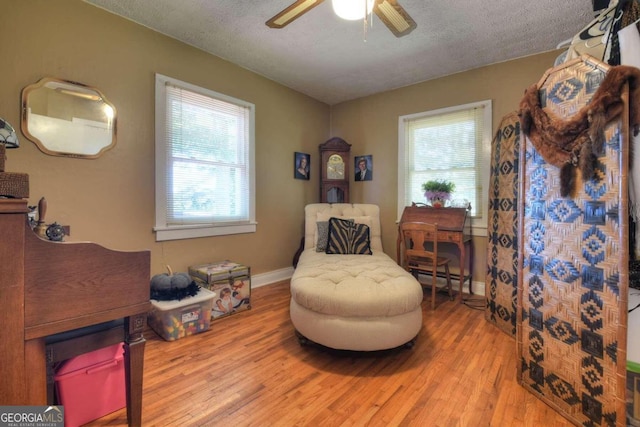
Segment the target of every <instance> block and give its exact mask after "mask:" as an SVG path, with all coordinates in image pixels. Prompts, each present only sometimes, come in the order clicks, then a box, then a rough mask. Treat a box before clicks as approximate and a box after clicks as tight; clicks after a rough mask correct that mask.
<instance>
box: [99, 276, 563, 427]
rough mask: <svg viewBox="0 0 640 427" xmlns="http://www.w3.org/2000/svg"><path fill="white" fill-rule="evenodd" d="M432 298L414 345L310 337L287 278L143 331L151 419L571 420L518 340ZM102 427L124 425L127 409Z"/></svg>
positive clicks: (343, 422) (310, 422)
mask: <svg viewBox="0 0 640 427" xmlns="http://www.w3.org/2000/svg"><path fill="white" fill-rule="evenodd" d="M440 298H441V300H440V301H438V306H437V308H436V310H435V311H432V310H431V309H430V308H429V299H428V298H426V299H425V300H424V302H423V313H424V320H423V323H424V326H423V328H422V330H421V331H420V334H419V336H418V338H417V340H416V343H415V346H414V347H413V348H412V349H406V348H402V349H397V350H393V351H388V352H381V353H370V354H367V353H364V354H362V353H356V354H352V353H336V352H330V351H327V350H325V349H321V348H318V347H314V346H300V345H299V343H298V340H297V338H296V337H295V335H294V331H293V327H292V325H291V323H290V321H289V283H288V282H283V283H277V284H273V285H268V286H264V287H260V288H256V289H254V290H253V292H252V296H251V300H252V309H251V310H247V311H243V312H240V313H238V314H235V315H233V316H230V317H227V318H224V319H219V320H216V321H214V322H213V323H212V325H211V329H210V330H209V331H207V332H203V333H201V334H198V335H193V336H190V337H186V338H183V339H180V340H178V341H174V342H165V341H163V340H162V338H160V337H158V336H157V335H156V334H155V333H154V332H153V331H152V330H148V331H147V332H146V333H145V337H146V338H147V347H146V355H145V366H144V401H143V415H142V422H143V425H144V426H181V427H182V426H218V425H219V426H248V425H252V426H271V425H273V426H354V425H371V426H396V425H405V426H414V425H415V426H473V427H478V426H500V427H502V426H545V427H549V426H569V425H571V423H569V422H568V421H567V420H566V419H564V418H563V417H562V416H560V415H559V414H557V413H556V412H554V411H553V410H552V409H551V408H549V407H548V406H547V405H545V404H544V403H543V402H541V401H540V400H538V399H537V398H535V397H534V396H533V395H531V394H530V393H528V392H527V391H525V390H524V389H523V388H522V387H520V386H519V385H518V384H517V382H516V345H515V340H514V339H513V338H511V337H509V336H508V335H506V334H505V333H503V332H501V331H500V330H498V329H497V328H496V327H495V326H493V325H492V324H490V323H488V322H487V321H486V320H485V319H484V312H483V311H482V310H481V309H474V308H471V307H470V306H472V305H473V306H475V307H482V304H483V301H484V300H483V299H482V298H481V297H477V296H476V297H471V298H472V300H471V301H470V302H469V305H462V304H459V303H458V302H457V301H455V302H452V301H448V299H447V298H446V296H445V295H442V296H441V297H440ZM91 425H93V426H103V425H110V426H113V425H118V426H120V425H126V412H125V410H120V411H118V412H115V413H113V414H110V415H107V416H105V417H103V418H101V419H99V420H97V421H95V422H94V423H91Z"/></svg>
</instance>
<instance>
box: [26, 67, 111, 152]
mask: <svg viewBox="0 0 640 427" xmlns="http://www.w3.org/2000/svg"><path fill="white" fill-rule="evenodd" d="M21 127H22V133H24V135H25V137H27V138H28V139H29V140H31V141H33V142H34V143H35V144H36V145H37V146H38V148H39V149H40V150H41V151H43V152H44V153H47V154H50V155H52V156H67V157H80V158H89V159H91V158H96V157H99V156H100V155H101V154H102V153H104V152H105V151H107V150H109V149H110V148H113V147H114V146H115V144H116V110H115V108H114V106H113V105H112V104H111V103H110V102H109V101H107V99H106V98H105V97H104V95H103V94H102V93H101V92H100V91H99V90H97V89H95V88H92V87H89V86H86V85H83V84H81V83H75V82H71V81H67V80H60V79H56V78H51V77H45V78H43V79H41V80H40V81H38V82H37V83H35V84H32V85H29V86H27V87H26V88H24V90H23V91H22V120H21Z"/></svg>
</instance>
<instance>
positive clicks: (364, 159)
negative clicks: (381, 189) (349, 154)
mask: <svg viewBox="0 0 640 427" xmlns="http://www.w3.org/2000/svg"><path fill="white" fill-rule="evenodd" d="M353 161H354V163H355V164H354V168H353V170H355V171H356V175H355V178H356V181H371V180H372V179H373V156H372V155H371V154H369V155H367V156H356V157H355V158H354V159H353Z"/></svg>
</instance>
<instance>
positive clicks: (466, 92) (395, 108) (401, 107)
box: [331, 46, 558, 282]
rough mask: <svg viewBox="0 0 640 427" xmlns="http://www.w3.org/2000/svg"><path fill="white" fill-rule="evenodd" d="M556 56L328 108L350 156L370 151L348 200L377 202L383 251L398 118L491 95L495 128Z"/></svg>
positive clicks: (392, 196) (391, 244)
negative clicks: (368, 164) (364, 176)
mask: <svg viewBox="0 0 640 427" xmlns="http://www.w3.org/2000/svg"><path fill="white" fill-rule="evenodd" d="M499 48H500V46H496V49H499ZM557 55H558V52H550V53H546V54H542V55H537V56H531V57H527V58H522V59H519V60H515V61H509V62H504V63H501V64H495V65H491V66H487V67H483V68H478V69H475V70H471V71H467V72H463V73H459V74H455V75H451V76H448V77H444V78H440V79H436V80H431V81H426V82H423V83H420V84H415V85H412V86H408V87H404V88H400V89H397V90H392V91H388V92H384V93H379V94H376V95H373V96H369V97H366V98H361V99H357V100H355V101H350V102H345V103H342V104H339V105H336V106H333V107H332V109H331V135H336V136H340V137H342V138H343V139H345V140H346V141H347V142H349V143H350V144H352V147H351V154H352V156H359V155H365V154H371V155H373V170H374V173H373V181H368V182H352V183H351V188H350V192H351V201H352V202H355V203H374V204H377V205H379V206H380V212H381V218H380V220H381V223H382V239H383V242H382V243H383V246H384V248H385V252H387V253H388V254H389V255H391V256H392V257H394V258H395V241H396V230H397V229H396V220H397V219H398V218H397V188H398V117H399V116H402V115H406V114H413V113H420V112H423V111H429V110H434V109H438V108H445V107H450V106H454V105H461V104H467V103H470V102H476V101H482V100H486V99H491V100H492V102H493V105H492V107H493V127H492V129H493V130H494V131H495V129H496V128H497V126H498V124H499V123H500V120H501V119H502V117H503V116H505V115H506V114H507V113H509V112H511V111H514V110H516V109H517V108H518V104H519V102H520V98H521V97H522V95H523V93H524V90H525V88H527V87H528V86H529V85H531V84H533V83H537V82H538V80H539V79H540V77H542V74H543V73H544V71H545V70H546V69H548V68H549V67H551V66H552V65H553V61H554V59H555V58H556V56H557ZM434 61H437V58H434ZM487 167H488V165H487ZM352 179H353V178H352ZM416 201H421V200H416ZM486 240H487V239H486V238H484V237H474V239H473V243H474V272H473V277H474V280H476V281H480V282H484V279H485V274H486V258H487V257H486V252H487V241H486Z"/></svg>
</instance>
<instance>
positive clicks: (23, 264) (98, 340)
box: [0, 199, 150, 426]
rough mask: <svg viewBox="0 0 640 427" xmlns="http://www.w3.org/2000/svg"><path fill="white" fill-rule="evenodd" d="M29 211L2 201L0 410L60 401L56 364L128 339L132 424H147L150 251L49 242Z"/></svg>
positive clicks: (22, 201)
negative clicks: (54, 393) (55, 390)
mask: <svg viewBox="0 0 640 427" xmlns="http://www.w3.org/2000/svg"><path fill="white" fill-rule="evenodd" d="M27 212H28V208H27V200H25V199H0V236H1V237H0V259H1V260H2V261H0V301H2V304H3V307H2V310H0V325H2V326H1V328H2V332H0V342H2V351H0V376H1V377H2V381H0V405H47V404H52V403H53V402H52V401H51V392H50V390H51V386H52V383H51V382H50V381H49V384H47V383H48V381H47V377H48V376H49V378H50V377H51V370H50V366H51V364H52V363H53V362H56V361H61V360H64V359H67V358H69V357H73V356H76V355H78V354H82V353H85V352H87V351H92V350H95V349H98V348H102V347H106V346H108V345H111V344H113V343H114V342H115V343H117V342H122V341H124V342H125V346H124V360H125V384H126V396H127V397H126V401H127V420H128V422H129V425H133V426H139V425H140V424H141V415H142V370H143V364H144V345H145V341H144V338H143V336H142V331H143V329H144V325H145V321H146V316H147V312H148V311H149V309H150V301H149V277H150V274H149V272H150V254H149V251H138V252H117V251H112V250H109V249H106V248H104V247H102V246H99V245H97V244H94V243H62V242H51V241H48V240H44V239H41V238H40V237H38V236H37V235H36V234H35V233H34V232H33V231H32V230H31V228H30V227H29V225H28V221H27ZM117 320H120V322H111V321H117ZM89 329H91V333H89V334H87V333H86V331H87V330H89ZM52 338H54V339H52ZM56 338H57V339H56ZM48 374H49V375H48ZM48 390H49V393H48Z"/></svg>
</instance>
